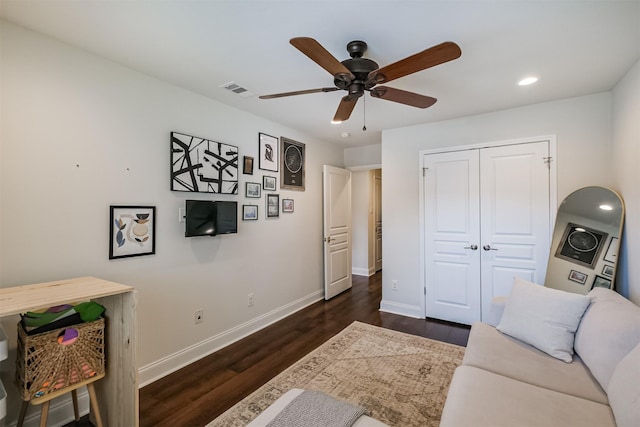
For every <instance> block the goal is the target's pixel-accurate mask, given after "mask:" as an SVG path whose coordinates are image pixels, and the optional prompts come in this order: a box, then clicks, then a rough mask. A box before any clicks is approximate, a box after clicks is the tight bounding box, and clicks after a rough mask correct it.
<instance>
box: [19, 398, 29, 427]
mask: <svg viewBox="0 0 640 427" xmlns="http://www.w3.org/2000/svg"><path fill="white" fill-rule="evenodd" d="M28 407H29V402H27V401H26V400H23V401H22V407H21V408H20V416H19V417H18V425H17V426H16V427H22V424H23V423H24V417H25V415H27V408H28Z"/></svg>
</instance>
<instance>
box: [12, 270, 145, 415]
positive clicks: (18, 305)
mask: <svg viewBox="0 0 640 427" xmlns="http://www.w3.org/2000/svg"><path fill="white" fill-rule="evenodd" d="M81 301H95V302H97V303H99V304H101V305H103V306H104V307H105V308H106V312H105V318H106V327H105V334H106V335H105V340H106V343H105V351H106V376H105V377H104V378H103V379H102V380H100V381H97V382H96V384H95V388H96V392H97V393H96V394H97V396H98V402H99V407H100V413H101V415H102V419H103V422H104V425H105V426H113V427H119V426H131V427H138V426H139V418H138V417H139V416H138V414H139V397H138V361H137V341H138V323H137V317H136V305H137V301H138V296H137V292H136V290H135V289H134V288H133V287H131V286H127V285H123V284H120V283H115V282H109V281H107V280H102V279H97V278H95V277H79V278H76V279H69V280H58V281H54V282H46V283H37V284H34V285H24V286H16V287H12V288H0V317H5V316H10V315H15V314H19V313H24V312H27V311H33V310H38V309H43V308H48V307H52V306H55V305H60V304H70V303H74V302H81Z"/></svg>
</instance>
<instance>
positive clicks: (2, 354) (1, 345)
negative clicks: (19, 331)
mask: <svg viewBox="0 0 640 427" xmlns="http://www.w3.org/2000/svg"><path fill="white" fill-rule="evenodd" d="M8 341H9V340H8V339H7V334H5V333H4V329H2V326H0V362H1V361H3V360H5V359H6V358H7V357H8V356H9V344H8Z"/></svg>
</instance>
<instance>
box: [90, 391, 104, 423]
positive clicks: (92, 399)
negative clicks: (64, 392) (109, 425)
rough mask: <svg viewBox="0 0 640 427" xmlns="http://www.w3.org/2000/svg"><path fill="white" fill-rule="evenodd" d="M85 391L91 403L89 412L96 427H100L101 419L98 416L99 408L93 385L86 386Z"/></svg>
mask: <svg viewBox="0 0 640 427" xmlns="http://www.w3.org/2000/svg"><path fill="white" fill-rule="evenodd" d="M87 391H88V392H89V401H90V402H91V411H93V416H94V417H95V419H96V424H97V425H96V427H102V417H101V416H100V408H99V407H98V398H97V396H96V389H95V387H94V386H93V383H89V384H87Z"/></svg>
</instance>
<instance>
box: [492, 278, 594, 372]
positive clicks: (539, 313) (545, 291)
mask: <svg viewBox="0 0 640 427" xmlns="http://www.w3.org/2000/svg"><path fill="white" fill-rule="evenodd" d="M590 302H591V300H590V298H589V297H587V296H585V295H579V294H572V293H569V292H564V291H559V290H556V289H550V288H545V287H544V286H541V285H536V284H535V283H531V282H527V281H526V280H523V279H520V278H519V277H516V278H515V280H514V282H513V288H512V289H511V294H510V295H509V298H507V304H506V307H505V309H504V315H503V316H502V319H501V320H500V324H499V325H498V326H497V329H498V330H499V331H500V332H502V333H504V334H507V335H510V336H512V337H514V338H517V339H519V340H521V341H524V342H526V343H527V344H530V345H532V346H534V347H536V348H537V349H539V350H542V351H544V352H545V353H547V354H548V355H550V356H553V357H555V358H557V359H560V360H562V361H565V362H567V363H571V361H572V360H573V340H574V336H575V332H576V329H578V325H579V324H580V319H581V318H582V315H583V314H584V312H585V310H586V309H587V307H589V303H590Z"/></svg>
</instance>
